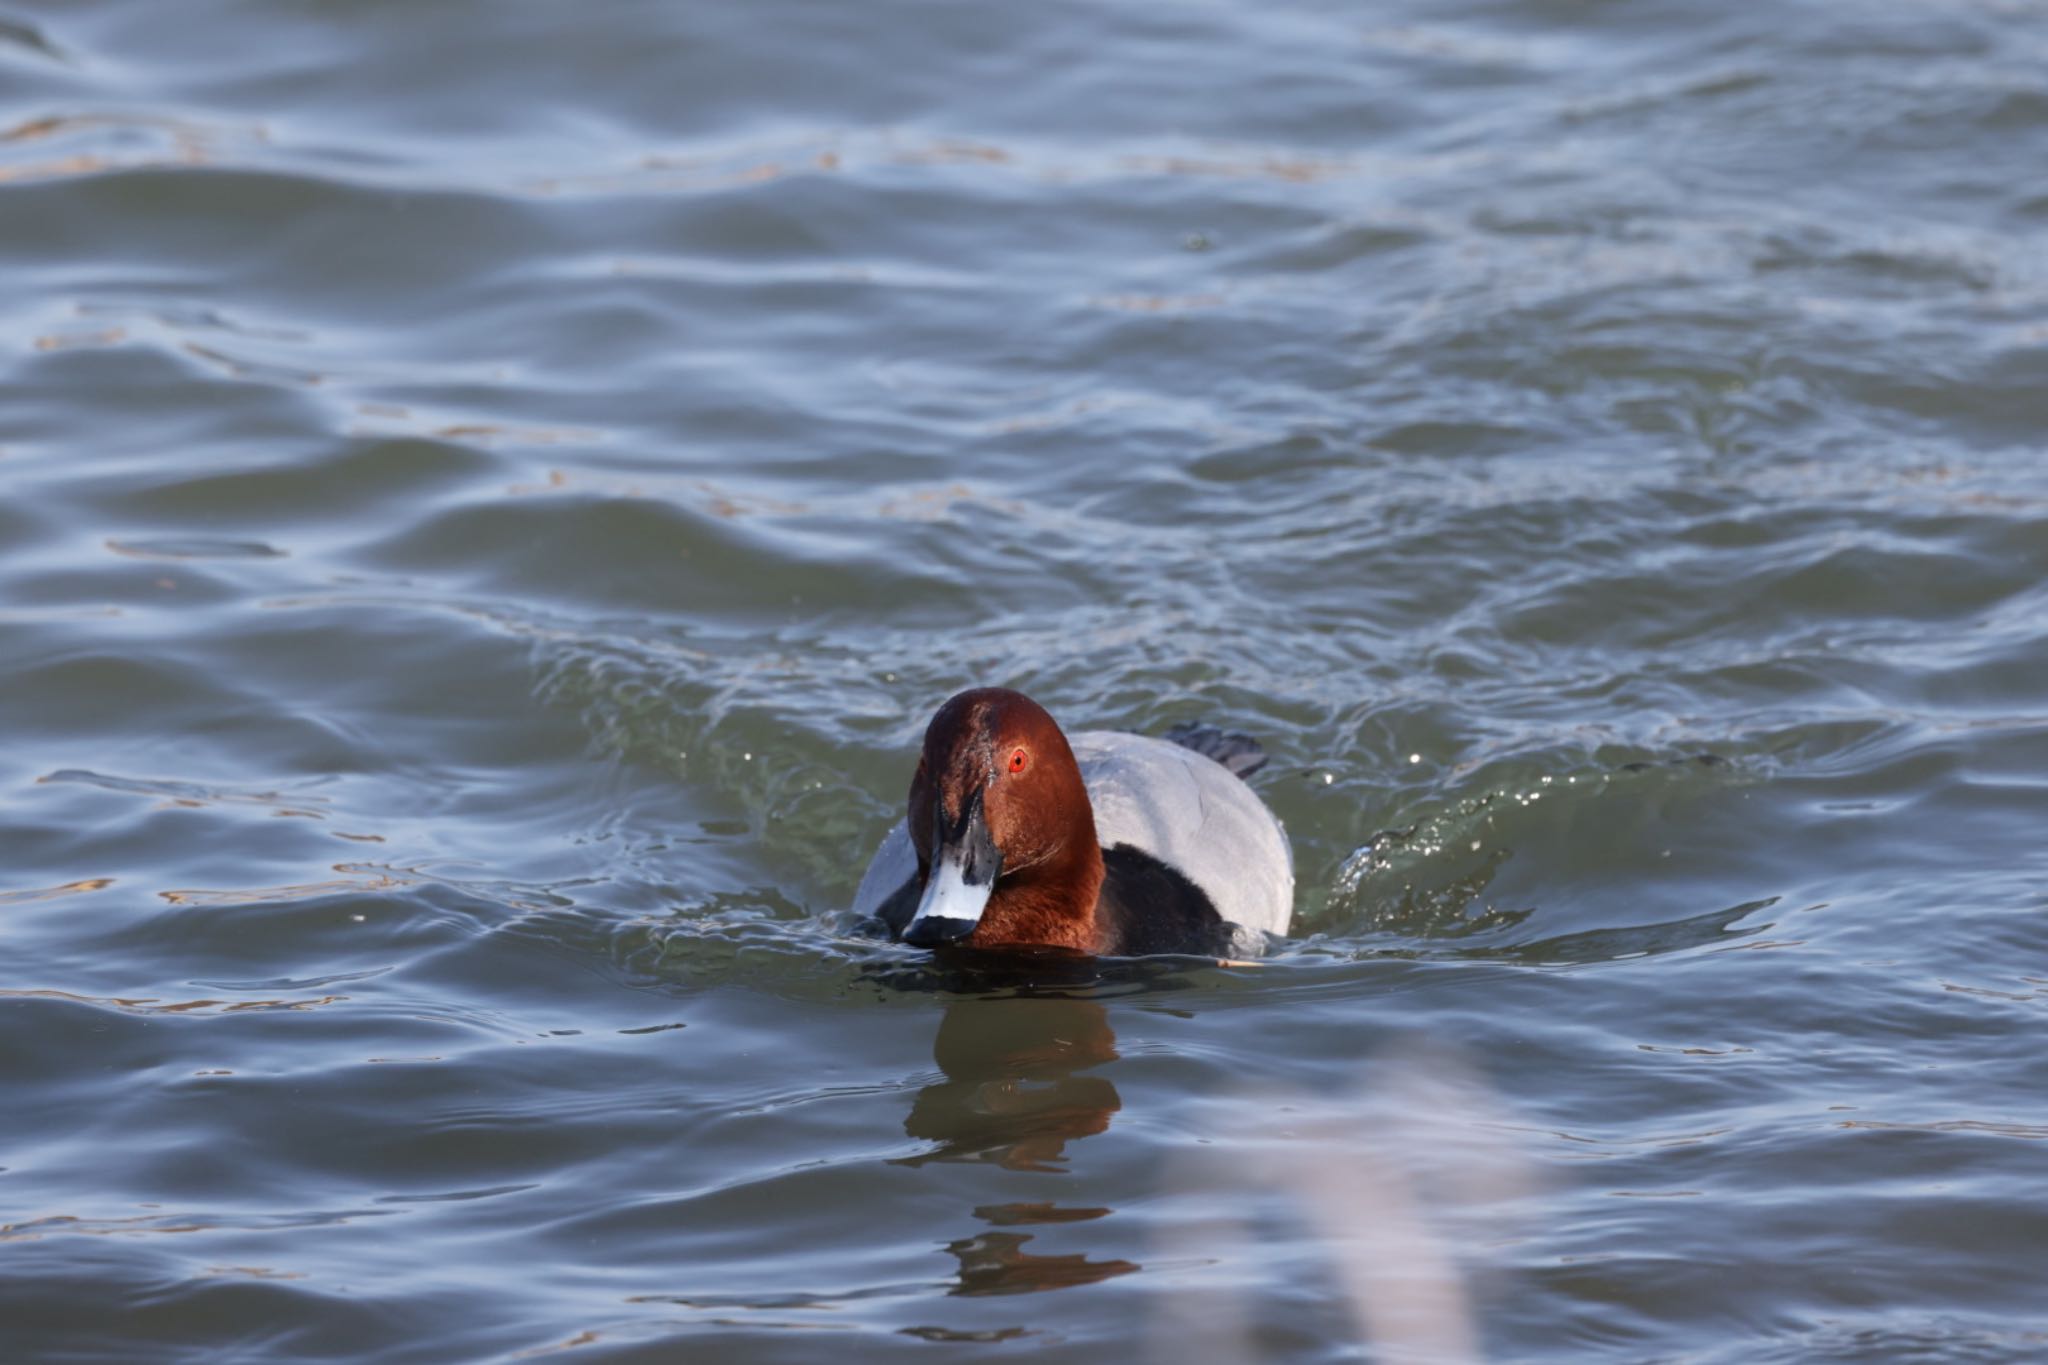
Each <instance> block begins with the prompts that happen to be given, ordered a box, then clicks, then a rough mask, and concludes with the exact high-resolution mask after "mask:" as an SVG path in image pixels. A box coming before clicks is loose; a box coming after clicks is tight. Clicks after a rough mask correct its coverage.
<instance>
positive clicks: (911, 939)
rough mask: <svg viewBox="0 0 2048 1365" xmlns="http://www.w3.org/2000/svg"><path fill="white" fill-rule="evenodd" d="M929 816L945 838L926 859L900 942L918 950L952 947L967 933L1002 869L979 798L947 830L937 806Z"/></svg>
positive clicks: (978, 918) (993, 887) (974, 924)
mask: <svg viewBox="0 0 2048 1365" xmlns="http://www.w3.org/2000/svg"><path fill="white" fill-rule="evenodd" d="M935 814H936V815H937V816H938V817H939V818H938V819H937V820H935V822H934V823H935V824H936V825H937V827H938V828H939V829H941V830H943V831H944V833H945V837H944V838H943V839H942V841H941V843H940V845H939V847H938V849H937V850H936V852H935V853H934V855H933V857H932V869H931V874H930V875H929V876H927V877H926V878H925V883H924V895H923V896H922V897H921V898H920V899H919V900H918V903H917V913H916V914H914V915H912V916H911V917H910V923H909V924H906V925H905V926H904V927H903V941H904V942H905V943H909V944H914V945H916V946H917V947H919V948H936V947H937V946H939V945H940V944H941V943H955V942H958V941H959V940H961V939H963V938H966V937H967V936H968V935H969V934H971V933H973V932H974V928H975V926H976V925H978V924H980V923H981V915H982V912H983V911H984V910H986V909H988V898H989V896H990V895H991V894H992V893H993V892H994V891H995V889H996V877H997V876H998V875H1000V874H1001V872H1002V870H1003V856H1002V854H1001V853H1000V852H999V851H997V849H996V845H995V840H994V839H992V838H990V837H989V832H988V822H987V820H986V819H985V818H983V815H982V811H981V797H980V794H979V793H976V794H975V796H974V797H972V798H971V799H970V800H969V801H968V803H967V808H966V809H965V810H964V811H962V812H961V813H960V817H959V819H958V820H957V821H955V822H954V823H953V828H951V829H946V822H945V820H944V815H945V811H944V808H943V807H941V808H940V809H939V810H938V811H936V812H935Z"/></svg>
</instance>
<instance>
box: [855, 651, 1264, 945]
mask: <svg viewBox="0 0 2048 1365" xmlns="http://www.w3.org/2000/svg"><path fill="white" fill-rule="evenodd" d="M1265 758H1266V756H1265V750H1264V749H1263V748H1261V747H1260V745H1259V744H1258V742H1257V741H1256V740H1253V739H1251V738H1249V737H1248V736H1245V735H1240V734H1230V733H1225V732H1224V731H1223V730H1221V729H1219V728H1217V727H1214V726H1209V725H1182V726H1177V727H1175V728H1174V729H1172V730H1169V731H1168V732H1167V733H1166V735H1164V736H1163V737H1162V736H1152V735H1139V734H1131V733H1128V732H1125V731H1120V730H1082V731H1077V732H1075V733H1074V734H1072V735H1068V734H1067V733H1066V732H1064V731H1063V730H1061V729H1060V726H1059V723H1058V722H1057V721H1055V720H1054V719H1053V718H1052V715H1051V713H1050V712H1048V711H1047V710H1046V709H1045V708H1044V707H1043V706H1040V705H1039V704H1038V703H1037V702H1035V701H1033V700H1032V699H1031V698H1030V697H1027V696H1025V695H1024V694H1023V693H1022V692H1016V691H1012V690H1010V689H1008V688H1002V687H978V688H972V689H970V690H968V691H965V692H961V693H959V694H958V695H956V696H954V697H951V698H950V699H948V700H947V701H946V702H945V704H944V705H942V706H940V707H939V709H938V710H937V711H936V712H934V713H933V715H932V718H931V722H930V724H929V725H927V726H926V727H925V732H924V744H923V747H922V750H921V751H920V753H919V756H918V762H917V769H916V771H915V772H914V773H913V774H912V775H911V779H910V794H909V799H908V803H907V810H906V812H905V814H904V818H903V819H901V820H899V821H897V822H896V824H895V825H894V826H893V827H892V828H891V829H890V830H889V832H888V833H887V834H886V835H885V836H884V837H883V839H882V843H881V846H880V847H879V848H878V849H876V851H875V855H874V857H873V859H872V860H871V861H870V862H869V864H868V868H867V871H866V873H865V874H864V875H863V876H862V877H861V881H860V888H859V890H857V891H856V892H855V893H854V904H853V911H854V914H855V916H856V917H857V918H858V919H861V920H864V921H867V922H870V923H874V922H879V924H880V926H881V927H883V928H885V929H886V930H887V932H888V933H889V935H890V936H891V937H893V938H895V939H897V940H899V941H901V942H903V943H907V944H910V945H912V946H913V947H919V948H932V949H941V948H955V947H959V948H973V949H998V950H1001V949H1025V948H1036V949H1058V950H1065V951H1067V952H1073V953H1080V954H1086V955H1090V956H1096V957H1141V956H1147V955H1151V954H1158V953H1174V954H1197V955H1204V956H1213V957H1217V958H1221V959H1239V958H1245V957H1254V956H1258V955H1260V954H1261V953H1263V952H1264V951H1265V949H1266V947H1267V945H1268V944H1269V942H1270V941H1271V938H1272V937H1277V936H1281V935H1284V934H1285V933H1286V932H1287V925H1288V921H1289V920H1290V919H1291V918H1292V915H1293V909H1294V856H1293V851H1292V849H1291V848H1290V847H1289V845H1288V840H1287V832H1286V830H1285V828H1283V827H1282V825H1281V823H1280V820H1279V818H1278V817H1277V816H1275V815H1274V814H1273V812H1272V810H1271V809H1269V808H1268V807H1267V805H1266V803H1265V802H1264V801H1263V800H1261V799H1260V798H1259V795H1258V793H1257V792H1255V791H1253V790H1252V788H1251V787H1250V786H1249V785H1248V784H1247V783H1246V781H1245V779H1246V778H1247V777H1249V776H1250V775H1251V774H1252V773H1253V772H1255V771H1256V770H1257V769H1258V768H1259V767H1261V766H1262V765H1263V764H1264V763H1265Z"/></svg>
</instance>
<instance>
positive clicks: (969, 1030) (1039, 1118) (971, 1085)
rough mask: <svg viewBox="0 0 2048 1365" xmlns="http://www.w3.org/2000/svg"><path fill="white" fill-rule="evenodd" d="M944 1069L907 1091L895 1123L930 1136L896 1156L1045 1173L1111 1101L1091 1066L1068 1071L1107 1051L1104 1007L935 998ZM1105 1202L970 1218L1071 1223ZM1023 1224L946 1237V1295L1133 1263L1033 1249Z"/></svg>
mask: <svg viewBox="0 0 2048 1365" xmlns="http://www.w3.org/2000/svg"><path fill="white" fill-rule="evenodd" d="M932 1055H933V1057H934V1058H935V1059H936V1060H937V1062H938V1064H939V1069H940V1070H941V1071H943V1072H945V1073H946V1079H945V1080H943V1081H938V1082H935V1083H934V1084H932V1085H928V1086H926V1087H925V1088H924V1089H923V1090H921V1091H920V1092H918V1096H917V1099H916V1101H915V1102H914V1103H913V1104H912V1105H911V1107H910V1113H909V1115H908V1116H906V1117H905V1119H904V1121H903V1129H904V1131H905V1132H907V1133H908V1134H910V1136H912V1137H915V1138H923V1139H925V1140H927V1141H930V1142H932V1143H935V1144H936V1145H935V1146H934V1147H933V1148H932V1149H931V1150H929V1151H925V1152H920V1153H919V1154H917V1155H916V1156H910V1157H902V1158H899V1159H898V1160H897V1161H896V1163H895V1164H897V1165H902V1166H921V1165H923V1164H925V1163H926V1162H930V1161H984V1162H992V1163H994V1164H997V1165H1000V1166H1002V1167H1004V1168H1006V1169H1008V1170H1013V1171H1056V1170H1059V1169H1060V1167H1061V1165H1062V1164H1063V1163H1064V1162H1065V1161H1066V1159H1067V1156H1066V1144H1067V1142H1068V1141H1069V1140H1070V1139H1077V1138H1084V1137H1092V1136H1093V1135H1095V1134H1096V1133H1100V1132H1103V1131H1105V1130H1106V1129H1107V1128H1108V1127H1109V1123H1110V1115H1112V1114H1114V1113H1116V1112H1117V1110H1118V1109H1120V1108H1121V1107H1122V1101H1121V1100H1120V1099H1119V1098H1118V1096H1117V1093H1116V1087H1115V1086H1114V1085H1112V1084H1111V1083H1110V1082H1109V1080H1108V1079H1107V1078H1105V1077H1102V1076H1077V1075H1075V1074H1074V1073H1075V1072H1076V1071H1080V1070H1082V1069H1084V1068H1087V1067H1093V1066H1099V1065H1101V1064H1103V1063H1105V1062H1112V1061H1115V1060H1116V1055H1117V1054H1116V1035H1115V1034H1114V1033H1112V1032H1111V1031H1110V1027H1109V1017H1108V1015H1107V1014H1106V1013H1105V1012H1104V1011H1103V1008H1102V1006H1101V1005H1098V1004H1096V1003H1095V1002H1094V1001H1092V1000H1069V999H1062V998H1058V997H1051V998H1035V997H1015V998H1010V999H1003V1000H962V1001H957V1002H955V1003H953V1004H951V1005H949V1006H947V1008H946V1014H945V1018H944V1019H943V1020H942V1021H941V1022H940V1024H939V1033H938V1037H937V1038H936V1039H935V1040H934V1041H933V1043H932ZM1109 1213H1110V1210H1109V1209H1105V1208H1062V1207H1059V1206H1058V1205H1055V1204H1051V1203H1010V1204H992V1205H984V1206H982V1207H980V1208H977V1209H975V1211H974V1216H975V1217H977V1218H979V1219H981V1220H982V1221H983V1222H986V1223H990V1224H993V1225H994V1226H995V1227H997V1228H1012V1227H1020V1226H1026V1225H1043V1224H1048V1223H1078V1222H1086V1221H1090V1220H1093V1219H1096V1218H1102V1217H1105V1216H1107V1215H1108V1214H1109ZM1031 1240H1032V1234H1030V1233H1027V1232H1009V1231H988V1232H981V1233H977V1234H976V1235H974V1236H972V1237H964V1238H961V1239H959V1240H957V1241H953V1242H949V1243H947V1245H946V1250H948V1251H949V1252H951V1253H952V1254H953V1255H954V1256H956V1257H958V1258H959V1261H960V1283H959V1285H958V1287H957V1288H955V1289H953V1290H952V1291H951V1292H952V1293H954V1294H957V1295H983V1294H1028V1293H1032V1292H1034V1291H1036V1290H1042V1289H1065V1288H1069V1287H1072V1286H1074V1285H1083V1284H1094V1283H1095V1282H1097V1281H1099V1280H1106V1279H1109V1278H1111V1277H1113V1276H1116V1275H1126V1274H1129V1273H1130V1272H1131V1271H1133V1270H1136V1269H1138V1265H1137V1263H1136V1262H1133V1261H1124V1260H1106V1261H1091V1260H1089V1259H1088V1257H1087V1256H1086V1255H1085V1254H1079V1253H1069V1254H1063V1255H1037V1254H1034V1253H1032V1252H1028V1251H1026V1250H1024V1244H1025V1243H1027V1242H1029V1241H1031Z"/></svg>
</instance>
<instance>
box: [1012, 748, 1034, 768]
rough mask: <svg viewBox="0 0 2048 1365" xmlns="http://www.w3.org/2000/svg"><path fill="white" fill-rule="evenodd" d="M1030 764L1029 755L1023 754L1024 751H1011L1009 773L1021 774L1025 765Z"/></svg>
mask: <svg viewBox="0 0 2048 1365" xmlns="http://www.w3.org/2000/svg"><path fill="white" fill-rule="evenodd" d="M1030 762H1031V755H1029V754H1027V753H1025V752H1024V751H1023V750H1022V749H1013V750H1011V752H1010V771H1011V772H1013V773H1021V772H1023V771H1024V768H1025V765H1027V764H1029V763H1030Z"/></svg>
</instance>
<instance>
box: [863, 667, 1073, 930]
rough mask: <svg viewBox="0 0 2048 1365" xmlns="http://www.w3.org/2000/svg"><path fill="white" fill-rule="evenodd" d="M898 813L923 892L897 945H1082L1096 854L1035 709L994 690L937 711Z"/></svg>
mask: <svg viewBox="0 0 2048 1365" xmlns="http://www.w3.org/2000/svg"><path fill="white" fill-rule="evenodd" d="M908 814H909V824H910V840H911V843H912V844H913V845H915V847H916V849H917V866H918V873H919V875H920V876H921V877H922V878H923V887H924V890H923V894H922V896H921V898H920V899H919V901H918V906H917V913H916V914H914V915H913V916H912V917H911V919H910V922H909V924H908V925H906V926H905V927H904V930H903V940H904V942H906V943H912V944H916V945H917V946H919V947H926V948H930V947H936V946H938V945H940V944H942V943H958V942H963V941H968V940H970V939H971V941H972V944H973V946H975V947H994V946H999V945H1003V944H1018V943H1044V944H1054V945H1062V946H1082V945H1083V944H1084V943H1085V941H1086V938H1087V935H1088V932H1089V930H1090V928H1091V926H1092V923H1093V915H1094V907H1095V897H1096V893H1097V892H1098V891H1099V890H1100V889H1101V885H1102V852H1101V849H1100V848H1099V847H1098V846H1097V844H1096V840H1095V816H1094V812H1093V810H1092V809H1091V808H1090V806H1089V804H1088V788H1087V784H1086V783H1084V782H1083V781H1082V779H1081V769H1080V767H1079V766H1078V765H1077V764H1076V763H1075V762H1074V751H1073V750H1072V749H1071V748H1069V747H1068V746H1067V737H1066V736H1065V735H1063V734H1061V733H1060V727H1059V725H1058V724H1057V723H1056V722H1055V721H1054V720H1053V718H1052V717H1051V715H1049V714H1047V712H1046V710H1045V708H1044V707H1042V706H1040V705H1039V704H1038V703H1037V702H1035V701H1033V700H1031V698H1029V697H1027V696H1025V695H1024V694H1023V693H1021V692H1012V691H1010V690H1008V689H1007V688H1000V687H981V688H976V689H974V690H973V691H969V692H962V693H960V694H959V695H958V696H956V697H954V698H952V699H951V700H950V701H948V702H947V703H946V704H945V705H944V706H941V707H940V708H939V709H938V712H937V714H935V715H934V716H933V717H932V721H931V724H930V725H929V726H927V727H926V729H925V732H924V752H923V754H922V755H921V757H920V758H919V760H918V764H917V773H916V775H915V776H914V777H912V778H911V780H910V809H909V812H908Z"/></svg>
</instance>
